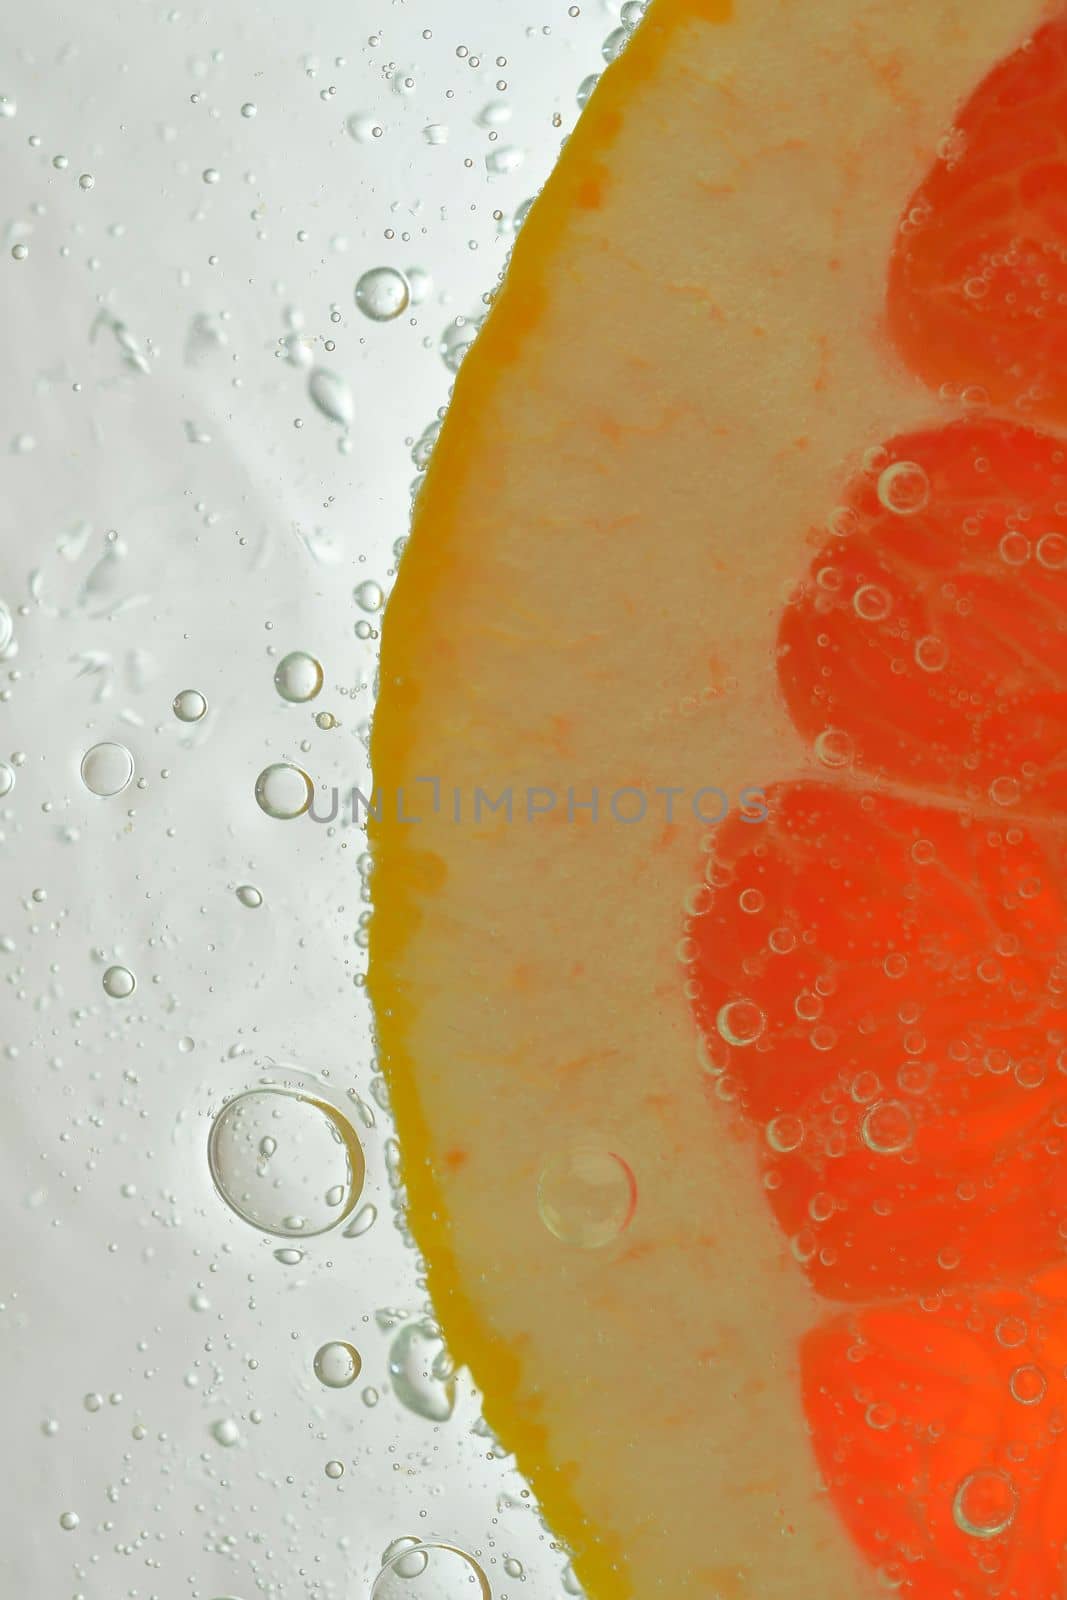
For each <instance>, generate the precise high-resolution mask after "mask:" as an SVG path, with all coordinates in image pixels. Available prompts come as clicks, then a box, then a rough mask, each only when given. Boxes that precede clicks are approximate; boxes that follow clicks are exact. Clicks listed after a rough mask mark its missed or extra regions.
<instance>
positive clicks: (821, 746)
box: [814, 728, 855, 767]
mask: <svg viewBox="0 0 1067 1600" xmlns="http://www.w3.org/2000/svg"><path fill="white" fill-rule="evenodd" d="M814 748H815V758H816V760H817V761H819V762H820V764H821V765H822V766H824V767H847V766H848V765H849V763H850V762H851V760H852V757H853V754H854V751H855V746H854V745H853V743H852V736H851V734H848V733H846V732H845V730H844V729H843V728H824V729H823V730H822V732H821V733H819V734H817V735H816V738H815V746H814Z"/></svg>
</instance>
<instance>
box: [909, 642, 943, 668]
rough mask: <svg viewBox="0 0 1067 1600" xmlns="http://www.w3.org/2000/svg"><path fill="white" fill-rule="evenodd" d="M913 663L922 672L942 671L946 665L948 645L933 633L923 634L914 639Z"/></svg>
mask: <svg viewBox="0 0 1067 1600" xmlns="http://www.w3.org/2000/svg"><path fill="white" fill-rule="evenodd" d="M915 663H916V665H917V666H919V667H921V668H922V670H923V671H924V672H943V671H944V669H945V667H946V666H947V665H948V645H947V644H946V643H945V641H944V640H943V639H939V638H937V636H936V635H935V634H932V633H926V634H923V636H922V638H921V639H916V641H915Z"/></svg>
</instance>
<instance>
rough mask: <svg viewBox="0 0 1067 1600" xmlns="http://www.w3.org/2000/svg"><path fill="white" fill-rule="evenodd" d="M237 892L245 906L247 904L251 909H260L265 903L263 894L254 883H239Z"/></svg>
mask: <svg viewBox="0 0 1067 1600" xmlns="http://www.w3.org/2000/svg"><path fill="white" fill-rule="evenodd" d="M236 892H237V898H238V900H239V901H240V902H241V904H242V905H243V906H247V907H248V909H249V911H258V910H259V907H260V906H261V905H262V904H263V896H262V894H260V892H259V890H258V889H257V888H256V887H255V885H254V884H251V883H242V884H239V885H238V887H237V891H236Z"/></svg>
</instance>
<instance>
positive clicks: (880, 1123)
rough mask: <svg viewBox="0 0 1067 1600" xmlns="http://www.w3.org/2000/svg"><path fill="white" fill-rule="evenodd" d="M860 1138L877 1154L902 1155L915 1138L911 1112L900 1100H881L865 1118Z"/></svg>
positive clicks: (861, 1126)
mask: <svg viewBox="0 0 1067 1600" xmlns="http://www.w3.org/2000/svg"><path fill="white" fill-rule="evenodd" d="M860 1138H861V1139H862V1140H863V1142H864V1144H865V1145H866V1146H867V1148H868V1150H873V1151H874V1153H875V1155H879V1156H895V1155H900V1153H901V1152H902V1151H903V1150H906V1149H907V1148H908V1146H909V1145H910V1144H911V1142H912V1139H913V1138H914V1128H913V1125H912V1118H911V1112H910V1111H909V1110H908V1108H907V1106H905V1105H903V1104H902V1103H901V1102H900V1101H899V1100H881V1101H879V1103H878V1104H877V1105H873V1106H872V1107H871V1109H870V1110H869V1111H868V1112H867V1114H866V1116H865V1117H864V1118H863V1122H862V1124H861V1125H860Z"/></svg>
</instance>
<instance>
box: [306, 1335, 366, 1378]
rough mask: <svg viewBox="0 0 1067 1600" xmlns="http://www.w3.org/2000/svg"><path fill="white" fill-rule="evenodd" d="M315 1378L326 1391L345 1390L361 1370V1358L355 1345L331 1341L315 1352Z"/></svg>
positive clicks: (339, 1340) (342, 1341)
mask: <svg viewBox="0 0 1067 1600" xmlns="http://www.w3.org/2000/svg"><path fill="white" fill-rule="evenodd" d="M314 1367H315V1376H316V1378H318V1380H319V1382H320V1383H321V1384H323V1385H324V1386H325V1388H327V1389H347V1388H348V1386H349V1384H352V1383H355V1381H356V1379H357V1378H358V1377H359V1375H360V1372H361V1371H362V1369H363V1358H362V1356H361V1355H360V1353H359V1351H358V1350H357V1349H356V1347H355V1345H353V1344H347V1343H346V1342H345V1341H344V1340H343V1339H331V1340H330V1342H329V1344H324V1345H321V1346H320V1347H319V1349H318V1350H316V1352H315V1362H314Z"/></svg>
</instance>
